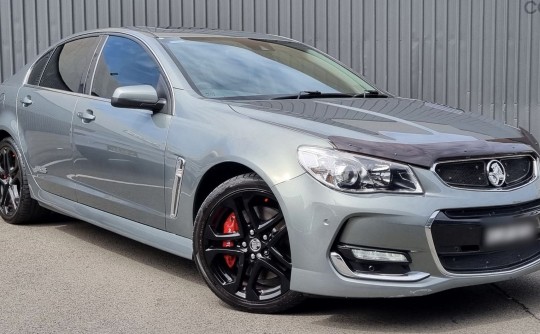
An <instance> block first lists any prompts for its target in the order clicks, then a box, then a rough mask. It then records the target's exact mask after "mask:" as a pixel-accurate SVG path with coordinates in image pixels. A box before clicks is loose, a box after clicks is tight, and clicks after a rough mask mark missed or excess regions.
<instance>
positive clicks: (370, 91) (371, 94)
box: [352, 89, 388, 98]
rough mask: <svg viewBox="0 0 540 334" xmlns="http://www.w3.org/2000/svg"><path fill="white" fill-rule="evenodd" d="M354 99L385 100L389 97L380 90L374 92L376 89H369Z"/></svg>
mask: <svg viewBox="0 0 540 334" xmlns="http://www.w3.org/2000/svg"><path fill="white" fill-rule="evenodd" d="M352 97H363V98H374V97H376V98H385V97H388V95H386V94H383V93H381V92H379V91H378V90H374V89H368V90H366V91H365V92H363V93H358V94H356V95H353V96H352Z"/></svg>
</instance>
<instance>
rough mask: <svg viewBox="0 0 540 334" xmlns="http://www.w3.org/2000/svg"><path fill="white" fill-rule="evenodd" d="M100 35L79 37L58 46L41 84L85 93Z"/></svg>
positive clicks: (44, 72) (42, 76)
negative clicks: (85, 84)
mask: <svg viewBox="0 0 540 334" xmlns="http://www.w3.org/2000/svg"><path fill="white" fill-rule="evenodd" d="M98 44H99V37H97V36H95V37H86V38H81V39H77V40H74V41H71V42H68V43H66V44H63V45H61V46H59V47H57V48H56V49H55V50H54V52H53V54H52V55H51V57H50V60H49V62H48V63H47V67H45V70H44V71H43V74H42V75H41V80H40V82H39V85H40V86H42V87H47V88H54V89H59V90H64V91H68V92H74V93H83V89H84V82H85V80H86V76H87V74H88V70H89V68H90V63H91V61H92V58H93V56H94V53H95V52H96V49H97V46H98Z"/></svg>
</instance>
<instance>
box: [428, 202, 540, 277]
mask: <svg viewBox="0 0 540 334" xmlns="http://www.w3.org/2000/svg"><path fill="white" fill-rule="evenodd" d="M521 221H527V222H530V223H531V224H535V226H536V236H535V237H533V239H531V240H528V241H526V242H525V241H523V242H520V243H514V244H512V245H506V246H504V245H502V246H496V247H494V246H490V245H486V242H485V235H486V230H487V229H488V228H493V227H494V226H502V225H508V224H512V223H519V222H521ZM539 222H540V200H536V201H533V202H529V203H523V204H520V205H512V206H506V207H504V206H503V207H494V208H473V209H464V210H456V209H452V210H443V211H441V212H439V214H438V215H437V217H436V218H435V220H434V221H433V223H432V225H431V237H432V239H433V245H434V246H435V252H436V253H437V256H438V258H439V261H440V263H441V265H442V266H443V267H444V269H445V270H447V271H448V272H454V273H488V272H494V271H502V270H511V269H513V268H518V267H520V266H524V265H526V264H527V263H530V262H533V261H536V260H537V259H539V258H540V223H539Z"/></svg>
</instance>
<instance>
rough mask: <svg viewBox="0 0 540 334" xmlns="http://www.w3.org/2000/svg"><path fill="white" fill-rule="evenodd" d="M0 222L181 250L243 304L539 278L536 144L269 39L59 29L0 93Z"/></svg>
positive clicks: (270, 308)
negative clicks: (68, 223) (87, 229)
mask: <svg viewBox="0 0 540 334" xmlns="http://www.w3.org/2000/svg"><path fill="white" fill-rule="evenodd" d="M0 138H1V142H0V181H1V183H0V214H1V217H2V218H3V219H4V220H5V221H6V222H8V223H12V224H24V223H31V222H33V221H36V219H39V216H40V215H41V214H43V213H44V212H45V211H46V210H47V209H48V210H53V211H56V212H60V213H63V214H66V215H69V216H72V217H76V218H79V219H82V220H84V221H87V222H89V223H92V224H95V225H98V226H101V227H103V228H106V229H109V230H111V231H114V232H117V233H119V234H122V235H125V236H127V237H130V238H133V239H135V240H138V241H140V242H143V243H146V244H149V245H152V246H155V247H157V248H160V249H162V250H165V251H167V252H170V253H173V254H177V255H179V256H182V257H185V258H190V259H191V258H193V259H194V260H195V262H196V265H197V267H198V269H199V271H200V273H201V275H202V277H203V278H204V280H205V281H206V283H207V284H208V286H209V287H210V289H212V291H213V292H214V293H215V294H216V295H217V296H218V297H219V298H221V299H222V300H224V301H225V302H227V303H229V304H230V305H233V306H234V307H237V308H239V309H242V310H245V311H252V312H279V311H283V310H285V309H288V308H291V307H293V306H295V305H298V304H299V303H301V302H302V300H303V299H304V298H305V297H306V296H309V295H325V296H336V297H405V296H418V295H425V294H431V293H435V292H437V291H441V290H445V289H450V288H455V287H460V286H466V285H474V284H483V283H489V282H495V281H500V280H507V279H510V278H514V277H517V276H521V275H524V274H527V273H531V272H533V271H536V270H538V269H540V239H539V236H540V220H539V214H540V180H539V179H538V173H539V165H538V162H539V160H538V159H539V152H540V148H539V146H538V142H537V141H536V140H535V139H534V138H533V137H532V136H531V135H530V134H529V133H528V132H527V131H525V130H523V129H516V128H512V127H509V126H506V125H504V124H500V123H497V122H495V121H492V120H490V119H487V118H484V117H482V116H480V115H477V114H472V113H468V112H463V111H462V110H457V109H453V108H449V107H446V106H442V105H437V104H433V103H428V102H424V101H418V100H413V99H405V98H399V97H394V96H392V95H390V94H389V93H388V92H384V91H382V90H380V89H378V88H376V87H375V86H374V85H373V84H371V83H369V82H368V81H366V80H365V79H364V78H362V77H361V76H360V75H358V74H356V73H354V72H353V71H352V70H350V69H348V68H347V67H345V66H344V65H342V64H341V63H339V62H338V61H336V60H334V59H332V58H331V57H329V56H327V55H325V54H323V53H321V52H320V51H318V50H316V49H314V48H312V47H309V46H307V45H304V44H302V43H299V42H296V41H293V40H290V39H288V38H282V37H278V36H271V35H262V34H255V33H239V32H230V31H216V30H205V29H160V28H140V27H139V28H121V29H103V30H96V31H89V32H84V33H80V34H77V35H74V36H71V37H69V38H67V39H65V40H63V41H61V42H59V43H58V44H56V45H54V46H52V47H51V48H50V49H48V50H47V51H45V52H44V53H43V54H41V55H40V56H39V57H38V58H37V59H36V60H35V61H33V62H32V63H31V64H29V65H28V66H26V67H25V68H24V69H22V70H21V71H19V72H18V74H16V75H15V76H13V77H12V78H10V79H9V80H7V81H6V82H4V83H3V84H2V85H0Z"/></svg>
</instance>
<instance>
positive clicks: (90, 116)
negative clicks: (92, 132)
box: [77, 109, 96, 123]
mask: <svg viewBox="0 0 540 334" xmlns="http://www.w3.org/2000/svg"><path fill="white" fill-rule="evenodd" d="M77 117H79V118H80V119H82V121H83V123H90V122H92V121H93V120H95V119H96V116H94V112H93V111H92V110H90V109H87V110H86V111H79V112H77Z"/></svg>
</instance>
